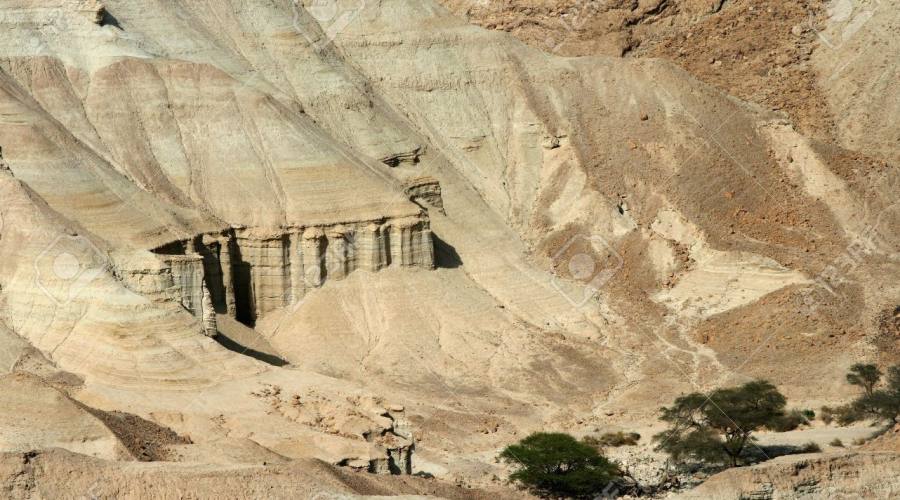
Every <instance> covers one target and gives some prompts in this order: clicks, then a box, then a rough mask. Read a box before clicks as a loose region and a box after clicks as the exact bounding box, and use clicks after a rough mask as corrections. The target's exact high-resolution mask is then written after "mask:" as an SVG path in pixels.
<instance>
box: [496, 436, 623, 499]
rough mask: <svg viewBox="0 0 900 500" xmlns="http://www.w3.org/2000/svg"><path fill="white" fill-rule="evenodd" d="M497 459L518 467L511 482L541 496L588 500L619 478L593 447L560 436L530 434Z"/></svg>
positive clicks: (508, 447) (614, 469)
mask: <svg viewBox="0 0 900 500" xmlns="http://www.w3.org/2000/svg"><path fill="white" fill-rule="evenodd" d="M500 458H502V459H504V460H505V461H507V462H509V463H512V464H515V465H516V466H518V469H517V470H516V471H515V472H513V473H512V474H511V475H510V479H512V480H514V481H517V482H519V483H521V484H522V485H523V486H525V487H526V488H528V489H529V490H531V491H533V492H534V493H536V494H539V495H543V496H556V497H572V498H589V497H593V496H595V495H597V494H599V493H601V492H603V491H604V489H605V488H606V487H607V486H608V485H609V484H610V483H612V482H615V481H617V480H619V479H621V477H622V473H621V471H620V470H619V467H618V466H617V465H616V464H615V463H613V462H611V461H609V460H607V459H606V458H605V457H603V456H602V455H600V453H599V452H598V451H597V449H596V448H594V447H592V446H589V445H587V444H585V443H580V442H578V440H576V439H575V438H574V437H572V436H570V435H568V434H562V433H545V432H538V433H535V434H532V435H530V436H528V437H526V438H525V439H523V440H521V441H519V442H518V443H517V444H514V445H510V446H507V447H506V449H504V450H503V452H501V453H500Z"/></svg>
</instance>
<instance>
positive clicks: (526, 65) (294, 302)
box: [0, 0, 900, 496]
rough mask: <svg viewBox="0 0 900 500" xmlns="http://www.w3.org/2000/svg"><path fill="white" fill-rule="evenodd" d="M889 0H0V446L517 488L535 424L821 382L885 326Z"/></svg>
mask: <svg viewBox="0 0 900 500" xmlns="http://www.w3.org/2000/svg"><path fill="white" fill-rule="evenodd" d="M876 3H877V4H878V5H877V6H876V5H875V4H876ZM885 3H888V4H889V3H890V1H889V0H882V2H881V3H878V2H874V3H873V5H872V9H876V8H877V9H879V10H878V11H877V12H878V14H879V15H875V16H871V19H870V20H868V22H866V23H864V26H862V27H857V26H856V25H855V24H853V23H854V19H861V18H857V17H854V16H855V15H856V14H853V13H852V12H851V14H850V15H849V17H847V16H844V15H843V14H841V15H838V14H839V13H835V12H831V11H829V10H827V9H824V7H823V6H822V5H819V4H816V3H814V2H799V3H791V4H790V5H788V4H786V3H775V2H771V3H769V2H762V3H760V2H750V1H733V2H732V1H729V2H709V1H683V2H665V1H656V2H653V1H651V2H607V3H604V4H603V7H598V9H599V10H597V11H596V12H594V11H592V12H591V13H589V14H584V13H582V14H579V16H581V17H579V16H575V18H577V19H579V20H582V19H583V20H585V21H584V22H581V21H578V24H577V25H574V24H572V23H573V22H574V21H573V17H572V14H571V12H573V10H572V9H576V10H577V9H580V8H583V7H584V6H585V5H587V4H585V3H584V2H570V3H566V2H560V1H557V2H549V1H543V0H540V1H538V0H533V1H530V2H529V1H524V0H522V1H518V0H516V1H509V2H497V3H485V2H463V1H458V2H452V1H449V0H448V1H447V2H446V6H445V5H442V4H441V3H439V2H438V1H436V0H424V1H423V0H380V1H366V2H350V1H346V2H345V1H341V2H334V3H329V2H326V3H322V2H317V1H315V2H314V1H301V2H293V1H289V0H275V1H269V0H240V1H239V0H202V1H195V0H168V1H162V0H148V1H141V2H138V1H134V0H105V1H103V2H98V1H95V0H91V1H81V0H42V1H32V0H9V1H6V2H4V3H3V5H0V26H2V30H0V148H2V149H0V152H2V157H0V162H2V165H0V166H2V168H0V199H2V203H0V321H2V323H3V325H0V334H2V335H0V351H3V352H6V353H7V354H6V355H3V356H5V357H2V358H0V359H2V360H5V361H4V362H3V363H2V366H0V368H3V370H4V373H6V372H10V373H11V374H10V375H6V377H5V378H3V381H4V383H5V384H7V385H8V386H10V389H9V390H10V391H11V392H12V393H14V396H15V397H12V396H10V397H11V399H10V401H11V404H14V405H15V406H16V407H17V408H19V407H21V408H22V412H28V413H27V414H29V415H32V416H33V417H32V419H33V420H32V422H33V425H32V426H31V427H32V429H31V430H30V433H29V434H21V433H20V432H19V430H18V429H20V427H17V425H20V424H17V423H15V422H12V420H13V419H14V418H13V417H14V414H18V413H20V412H19V411H18V410H17V411H15V412H10V413H9V414H7V415H6V416H5V417H4V416H3V415H0V436H18V437H16V438H4V440H3V443H0V445H2V446H0V451H6V452H10V453H12V454H13V455H10V457H12V458H10V457H7V458H8V459H9V460H7V461H10V463H9V464H6V465H4V466H3V467H7V466H9V467H13V465H15V464H12V462H15V461H16V460H18V458H16V457H18V455H15V453H25V454H26V455H25V457H26V460H25V464H26V465H28V464H29V463H31V462H30V461H29V460H30V459H28V458H27V457H28V456H30V455H27V454H29V453H31V452H32V451H33V450H44V449H50V448H64V449H66V450H68V451H69V452H72V453H76V454H77V455H72V454H71V453H63V452H53V453H50V454H41V455H39V457H40V458H39V460H37V461H36V462H35V463H40V464H43V465H42V467H45V468H48V469H47V470H50V469H52V468H53V467H68V465H66V464H71V463H77V462H78V461H79V460H81V459H84V460H86V462H85V463H89V464H90V467H91V468H90V470H92V471H95V472H91V474H94V473H96V474H97V475H98V476H104V477H106V476H107V475H111V477H112V476H115V477H121V478H123V479H122V480H124V481H129V482H134V484H136V485H138V483H140V484H139V488H138V486H135V487H136V488H138V490H140V488H144V487H145V483H144V481H145V480H146V477H149V476H146V475H145V474H151V475H152V474H153V473H155V472H153V471H159V470H163V471H168V470H172V471H179V472H178V474H176V476H173V477H174V479H172V480H171V481H172V482H170V483H166V484H167V486H166V487H167V488H173V489H178V488H181V487H182V486H181V484H183V483H184V482H189V481H192V480H193V479H192V478H194V477H199V476H202V477H206V478H217V477H220V476H221V474H223V473H224V472H223V471H229V470H238V471H241V474H249V475H252V476H253V477H254V478H256V477H263V478H265V477H267V475H271V476H272V477H281V476H282V475H283V474H285V473H286V472H285V470H287V469H284V468H282V467H287V468H288V469H289V468H290V467H294V465H284V466H282V465H277V466H275V467H272V468H267V467H268V466H265V464H285V463H287V464H298V463H299V464H306V463H311V462H309V461H310V460H313V459H315V460H320V461H324V462H326V463H327V464H329V465H328V466H327V467H326V466H324V465H323V466H321V467H322V471H325V472H322V471H319V472H321V473H322V474H325V475H327V474H344V473H346V474H350V477H353V478H357V479H353V480H354V481H369V479H368V477H369V476H367V475H364V474H357V475H354V474H355V473H354V472H353V471H355V472H359V473H365V472H371V473H380V474H392V473H393V474H412V473H419V472H421V473H427V474H428V475H432V476H434V477H435V478H437V479H436V481H437V485H434V484H433V485H432V486H434V487H435V488H437V487H438V486H440V488H445V489H440V490H438V489H435V490H432V491H430V493H437V494H440V495H445V494H446V495H448V496H453V495H455V494H457V493H458V491H457V490H455V489H454V488H452V487H450V486H448V485H449V484H455V485H459V486H470V485H476V486H479V487H483V488H489V489H490V488H501V489H502V491H506V492H511V491H512V490H511V489H510V486H509V485H508V484H505V483H504V482H503V480H502V479H500V478H504V477H506V475H507V473H508V470H507V467H506V466H505V465H504V464H502V463H498V462H497V461H496V460H495V457H496V453H497V450H498V449H500V448H502V447H503V446H505V445H506V444H508V443H510V442H512V441H515V440H516V439H518V438H520V437H521V436H522V435H525V434H527V433H529V432H532V431H535V430H541V429H553V430H561V431H566V432H571V433H573V434H576V435H582V434H585V433H589V432H593V431H594V430H595V429H598V428H607V427H615V426H622V425H628V426H633V427H642V428H643V427H648V428H649V427H651V426H653V425H654V424H655V422H656V417H657V414H656V412H657V409H658V408H659V406H660V405H662V404H665V403H667V402H669V401H671V399H672V398H673V397H675V396H677V395H678V394H682V393H684V392H686V391H693V390H706V389H709V388H712V387H717V386H720V385H722V384H729V383H737V382H742V381H745V380H748V379H750V378H754V377H765V378H767V379H769V380H771V381H772V382H773V383H775V384H778V385H779V386H780V388H782V390H783V392H785V394H787V395H788V397H789V398H791V400H792V403H795V404H796V405H798V406H801V405H810V406H812V405H820V404H823V403H829V404H831V403H835V402H839V401H843V400H844V399H846V398H847V397H848V396H849V395H850V394H851V391H850V389H849V388H848V387H847V385H846V384H845V383H844V379H843V373H845V371H846V368H847V367H848V366H849V365H850V364H852V363H854V362H858V361H861V360H874V361H878V362H884V363H886V362H893V361H897V360H898V359H900V339H898V338H896V335H893V334H892V333H891V332H892V330H889V329H886V327H885V326H884V325H886V324H888V323H886V322H885V318H886V316H885V315H886V314H888V315H889V314H890V312H891V311H894V310H895V309H896V307H897V306H898V304H900V288H898V285H897V283H898V280H897V277H898V276H900V260H898V253H897V252H898V248H900V234H898V228H900V201H898V198H897V192H898V190H897V186H900V172H898V171H897V168H896V166H895V165H896V160H897V159H898V156H897V143H896V141H897V128H896V123H894V121H893V120H892V117H893V116H894V115H895V114H896V113H893V112H892V110H894V111H895V110H896V105H897V101H896V95H897V93H896V90H897V89H896V81H897V80H896V78H890V76H891V75H892V74H894V73H892V72H895V71H896V67H895V66H891V65H890V64H889V61H888V62H885V61H886V60H885V59H884V58H883V55H884V54H885V53H888V54H889V53H890V52H891V50H893V48H895V41H894V40H895V39H896V37H894V38H892V37H890V36H883V35H881V34H880V33H881V31H879V30H882V29H883V30H887V31H891V30H896V23H895V22H894V21H896V19H895V18H896V16H893V15H892V14H891V13H893V12H897V11H896V10H890V9H884V10H881V9H882V8H881V4H885ZM588 4H590V5H593V3H591V2H588ZM866 5H868V4H866ZM448 7H449V9H448ZM823 9H824V10H823ZM454 12H455V13H454ZM829 12H831V13H830V14H829ZM853 12H856V11H853ZM882 13H886V14H883V15H882ZM857 14H858V13H857ZM466 16H468V17H466ZM584 16H586V17H584ZM471 21H474V23H476V24H480V25H481V26H483V27H479V26H476V25H474V24H473V22H471ZM807 21H808V22H807ZM559 23H563V25H564V26H563V27H560V26H559ZM567 23H568V24H567ZM856 23H857V24H859V23H861V21H856ZM573 26H574V27H573ZM798 26H799V27H798ZM848 26H854V27H856V29H855V31H854V32H853V33H850V32H849V31H848V30H850V29H851V28H849V27H848ZM795 27H797V28H796V29H795ZM484 28H491V29H484ZM503 31H508V32H510V33H504V32H503ZM839 32H840V33H841V36H843V37H845V38H846V40H845V41H844V42H842V43H837V42H834V40H836V38H834V37H835V36H836V35H835V33H839ZM559 35H563V39H562V41H561V42H554V43H553V44H551V45H547V44H546V43H543V42H542V40H543V41H544V42H545V41H546V40H547V39H548V37H551V38H553V37H558V36H559ZM770 35H771V36H770ZM829 36H830V37H831V38H827V37H829ZM570 38H571V40H570ZM522 40H524V41H525V42H527V43H522ZM825 40H832V42H830V43H826V42H825ZM876 41H877V42H878V43H881V44H884V46H885V47H886V49H885V50H883V51H862V52H861V53H860V56H859V58H856V59H855V58H850V59H845V61H846V64H844V63H840V64H839V63H838V62H837V61H838V60H837V59H835V58H836V57H837V56H836V55H835V54H839V53H843V52H844V51H849V52H853V51H854V50H855V49H853V47H861V46H863V45H866V44H874V43H875V42H876ZM828 51H832V52H833V54H832V55H831V56H829V55H828V54H829V52H828ZM575 56H577V57H575ZM879 58H881V59H879ZM879 61H880V62H879ZM838 66H840V69H839V68H838ZM828 68H831V72H830V73H828V72H827V70H828ZM7 366H8V368H7ZM44 408H53V411H42V409H44ZM123 414H124V415H127V416H125V417H122V418H119V419H118V420H116V419H111V418H110V417H109V415H120V416H121V415H123ZM61 421H66V422H70V423H72V422H80V423H79V425H74V424H70V425H64V426H63V425H57V423H58V422H61ZM45 429H53V431H52V432H50V431H49V430H46V431H45ZM26 438H27V439H26ZM135 443H138V445H137V447H136V445H135ZM141 443H144V445H141ZM141 446H144V448H146V449H151V448H152V450H154V451H153V453H144V454H142V453H141V451H140V449H141ZM148 447H149V448H148ZM145 451H146V450H145ZM648 451H649V450H648ZM84 456H90V457H93V458H92V459H90V460H88V459H87V458H84ZM141 457H144V458H146V457H151V458H153V459H154V460H156V461H158V462H159V463H158V464H155V465H153V466H152V467H150V468H144V466H137V465H136V464H134V463H132V462H134V461H135V460H138V459H141ZM3 460H6V459H3ZM185 463H190V464H191V465H184V464H185ZM60 464H61V465H60ZM198 464H200V465H198ZM259 464H264V466H260V465H259ZM16 467H18V465H17V466H16ZM251 467H252V469H251ZM334 467H339V468H340V469H334ZM170 468H171V469H170ZM16 470H18V469H16ZM29 470H31V469H29ZM34 470H37V469H34ZM336 470H339V471H340V472H335V471H336ZM148 471H149V472H148ZM10 474H12V475H13V476H16V477H20V476H22V474H21V473H20V472H16V471H13V472H11V473H10ZM316 474H318V472H317V473H316ZM198 475H199V476H198ZM22 477H31V478H32V479H29V480H28V481H26V483H27V484H26V485H25V486H24V487H25V489H26V490H28V488H29V487H34V485H35V484H36V485H38V486H39V487H40V488H49V489H43V490H41V489H38V490H33V491H39V492H41V493H40V495H51V496H52V494H53V493H52V492H53V491H56V490H54V488H59V487H60V486H59V485H58V484H56V483H53V482H52V480H51V479H50V478H52V477H53V476H52V474H44V475H42V474H38V473H34V472H28V473H27V474H25V476H22ZM317 477H318V476H317ZM360 477H361V478H365V479H358V478H360ZM142 478H143V479H142ZM48 480H49V481H50V482H49V483H48V482H47V481H48ZM279 481H280V479H279ZM291 481H293V479H291ZM297 481H298V483H297V484H294V483H291V482H290V481H286V482H284V483H281V482H279V483H278V484H279V485H281V484H284V487H285V488H288V489H291V488H295V487H296V488H300V487H301V486H303V487H306V486H305V484H306V483H303V485H300V484H299V483H301V482H303V481H305V479H303V478H302V477H301V478H298V479H297ZM310 481H312V482H315V478H313V479H311V480H310ZM373 481H374V480H373ZM210 482H211V483H214V482H215V481H212V480H211V481H210ZM29 484H30V485H31V486H28V485H29ZM204 484H206V483H204ZM255 484H256V483H252V484H249V485H247V486H246V489H245V490H241V491H245V494H247V495H252V494H254V492H255V491H257V490H255V489H254V488H256V487H257V486H255ZM328 484H330V485H331V486H329V487H328V488H324V487H323V488H324V490H322V491H324V492H325V493H328V494H331V493H341V494H343V493H346V492H347V491H348V488H344V487H343V486H341V484H338V483H336V482H333V481H332V482H329V483H328ZM384 484H385V485H389V484H398V483H384ZM409 484H413V483H409ZM206 487H207V486H204V488H206ZM208 487H209V488H211V489H209V490H208V494H209V495H210V496H214V495H215V494H214V492H215V491H218V490H215V488H216V487H218V486H215V485H212V484H211V485H208ZM279 487H281V486H279ZM391 487H392V486H379V487H378V488H375V487H374V486H373V489H371V491H374V492H376V493H377V492H382V491H385V489H390V488H391ZM17 488H18V487H17ZM398 488H400V487H399V486H398ZM138 490H136V491H138ZM349 490H350V491H356V492H358V493H365V492H366V491H370V490H367V489H365V488H355V487H351V488H349ZM427 490H428V489H427V488H426V487H424V486H422V487H420V486H418V485H416V486H409V487H406V486H404V487H403V488H401V489H398V490H396V491H397V492H409V493H422V492H427ZM15 491H17V492H19V493H21V492H22V491H23V490H20V489H16V490H15ZM28 491H32V490H28ZM28 491H26V492H25V493H27V492H28ZM103 491H107V490H103ZM140 491H143V490H140ZM304 491H305V490H304ZM454 492H455V493H454ZM19 493H16V494H17V495H18V494H19ZM25 493H22V496H27V495H26V494H25ZM376 493H373V494H376ZM486 494H492V493H486ZM285 496H290V495H285Z"/></svg>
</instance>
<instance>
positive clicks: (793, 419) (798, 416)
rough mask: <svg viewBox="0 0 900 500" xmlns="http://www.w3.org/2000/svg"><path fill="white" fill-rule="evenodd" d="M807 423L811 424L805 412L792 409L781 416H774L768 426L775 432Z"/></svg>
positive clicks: (785, 430) (792, 428) (788, 429)
mask: <svg viewBox="0 0 900 500" xmlns="http://www.w3.org/2000/svg"><path fill="white" fill-rule="evenodd" d="M806 424H809V419H808V418H806V415H804V414H803V412H801V411H800V410H791V411H789V412H788V413H786V414H784V415H782V416H780V417H776V418H774V419H773V420H772V422H771V423H770V424H769V425H767V426H766V428H767V429H769V430H770V431H775V432H787V431H792V430H794V429H796V428H797V427H800V426H801V425H806Z"/></svg>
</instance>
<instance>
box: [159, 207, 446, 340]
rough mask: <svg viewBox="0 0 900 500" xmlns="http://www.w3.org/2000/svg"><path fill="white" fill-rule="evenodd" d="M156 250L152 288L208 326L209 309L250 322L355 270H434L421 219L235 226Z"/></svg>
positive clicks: (431, 249) (426, 230)
mask: <svg viewBox="0 0 900 500" xmlns="http://www.w3.org/2000/svg"><path fill="white" fill-rule="evenodd" d="M153 252H154V253H155V254H157V255H159V256H160V258H161V259H162V261H163V262H164V263H165V265H164V267H163V268H162V269H161V270H160V280H161V282H160V284H159V285H158V286H157V287H156V288H157V290H156V293H157V294H159V293H162V292H164V291H168V293H169V294H170V295H171V296H172V297H173V298H174V299H175V300H177V301H179V302H180V303H181V304H182V305H183V306H184V307H185V309H187V310H188V311H190V312H191V313H193V314H194V315H195V316H198V317H200V318H203V319H204V325H205V326H204V328H205V330H206V331H209V329H210V324H209V321H213V323H212V325H214V316H211V315H212V314H213V313H219V314H229V315H231V316H232V317H235V318H236V319H238V320H239V321H242V322H244V323H246V324H249V325H252V324H254V323H255V322H256V319H257V318H259V317H261V316H263V315H265V314H266V313H268V312H271V311H274V310H276V309H280V308H282V307H285V306H289V305H291V304H294V303H296V302H298V301H300V300H302V299H303V297H304V296H305V295H306V293H307V291H308V290H310V289H313V288H318V287H321V286H323V285H324V284H325V283H326V281H328V280H341V279H344V278H345V277H347V276H348V275H349V274H350V273H352V272H354V271H356V270H357V269H360V270H364V271H369V272H376V271H379V270H381V269H383V268H386V267H389V266H392V265H394V266H398V267H418V268H422V269H431V268H433V267H434V244H433V242H432V236H431V230H430V227H429V222H428V219H427V218H426V217H406V218H400V219H386V220H379V221H366V222H357V223H345V224H336V225H331V226H311V227H299V228H292V229H276V230H266V229H261V228H240V229H235V230H229V231H226V232H224V233H219V234H206V235H201V236H197V237H194V238H192V239H189V240H182V241H175V242H172V243H169V244H166V245H164V246H161V247H158V248H155V249H153ZM169 277H171V283H169V281H168V278H169ZM144 292H145V293H146V292H147V290H144ZM150 293H153V292H150ZM204 306H205V307H204ZM210 318H213V319H211V320H210Z"/></svg>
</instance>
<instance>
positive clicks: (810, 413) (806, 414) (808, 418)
mask: <svg viewBox="0 0 900 500" xmlns="http://www.w3.org/2000/svg"><path fill="white" fill-rule="evenodd" d="M800 413H802V414H803V416H804V417H806V421H807V422H812V421H813V420H815V419H816V412H814V411H812V410H810V409H809V408H807V409H805V410H803V411H801V412H800Z"/></svg>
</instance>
